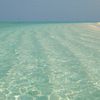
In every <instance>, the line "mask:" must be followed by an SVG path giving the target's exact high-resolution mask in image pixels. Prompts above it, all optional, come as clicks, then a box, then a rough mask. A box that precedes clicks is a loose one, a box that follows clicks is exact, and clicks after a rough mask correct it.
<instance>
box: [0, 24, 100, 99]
mask: <svg viewBox="0 0 100 100" xmlns="http://www.w3.org/2000/svg"><path fill="white" fill-rule="evenodd" d="M91 25H92V26H91ZM93 25H95V24H92V23H69V24H68V23H45V24H42V23H38V24H36V23H1V24H0V100H100V28H96V27H93Z"/></svg>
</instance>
